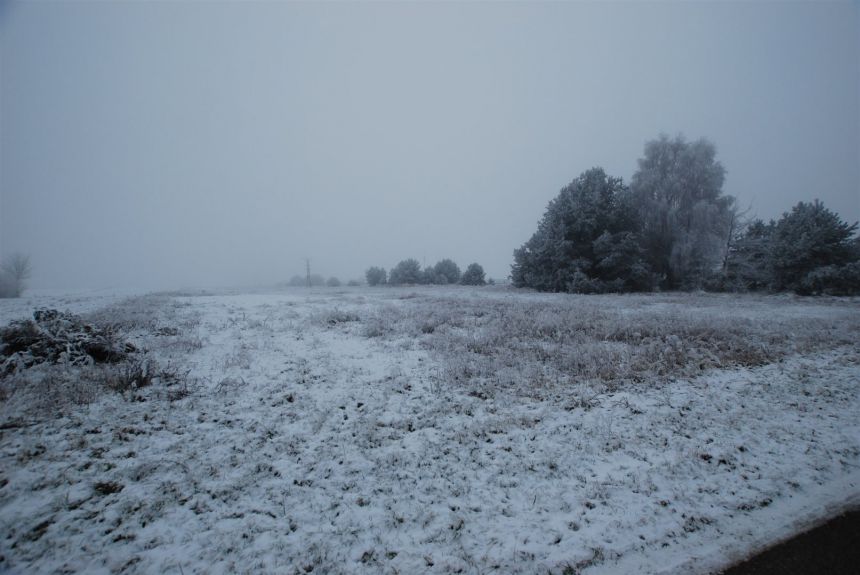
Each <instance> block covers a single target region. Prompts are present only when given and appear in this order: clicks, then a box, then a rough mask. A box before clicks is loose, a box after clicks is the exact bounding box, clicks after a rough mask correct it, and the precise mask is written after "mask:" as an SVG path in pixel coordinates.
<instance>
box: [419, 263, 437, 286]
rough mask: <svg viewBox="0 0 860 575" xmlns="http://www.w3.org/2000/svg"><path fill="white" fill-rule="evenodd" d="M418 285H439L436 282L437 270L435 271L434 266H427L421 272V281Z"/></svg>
mask: <svg viewBox="0 0 860 575" xmlns="http://www.w3.org/2000/svg"><path fill="white" fill-rule="evenodd" d="M418 283H421V284H424V285H432V284H435V283H438V282H437V281H436V270H435V269H433V266H427V267H426V268H424V269H423V270H421V281H419V282H418Z"/></svg>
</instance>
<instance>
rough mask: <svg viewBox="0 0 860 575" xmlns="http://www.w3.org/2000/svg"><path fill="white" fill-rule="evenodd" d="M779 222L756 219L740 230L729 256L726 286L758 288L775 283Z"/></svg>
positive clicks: (735, 288)
mask: <svg viewBox="0 0 860 575" xmlns="http://www.w3.org/2000/svg"><path fill="white" fill-rule="evenodd" d="M774 227H776V223H775V222H774V221H773V220H771V221H770V222H769V223H764V222H763V221H762V220H759V219H754V220H752V221H751V222H749V223H748V224H746V225H745V226H743V229H742V230H740V232H739V234H738V237H737V238H736V239H735V240H734V241H733V242H732V243H731V246H730V248H729V252H728V254H727V255H726V263H725V283H724V285H723V286H722V287H723V288H724V289H728V290H731V291H756V290H762V289H767V288H769V287H770V286H771V284H772V283H773V281H772V271H771V258H770V251H771V240H772V239H773V230H774Z"/></svg>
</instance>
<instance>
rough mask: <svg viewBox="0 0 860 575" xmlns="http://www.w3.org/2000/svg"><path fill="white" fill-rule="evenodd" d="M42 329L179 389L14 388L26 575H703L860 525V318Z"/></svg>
mask: <svg viewBox="0 0 860 575" xmlns="http://www.w3.org/2000/svg"><path fill="white" fill-rule="evenodd" d="M47 305H51V306H54V307H59V308H60V309H66V308H68V309H71V310H72V311H75V312H78V313H85V314H90V315H88V316H87V317H90V318H94V319H98V320H100V321H106V318H109V319H110V321H112V322H114V323H115V324H116V325H118V326H120V327H122V329H124V330H125V331H124V332H123V333H125V334H126V335H127V339H129V340H131V341H133V342H134V343H136V344H137V345H138V346H142V347H144V348H146V349H147V350H148V357H150V358H153V359H155V360H156V361H157V362H158V363H159V364H160V365H162V366H163V367H165V368H166V371H167V372H169V373H172V374H174V376H175V377H172V378H164V381H163V382H156V383H155V384H153V385H152V386H149V387H146V388H143V389H140V390H137V391H131V392H126V393H123V394H120V393H117V392H112V391H110V392H109V391H106V390H98V389H96V391H95V392H94V393H90V394H81V393H80V390H78V391H77V392H76V393H75V394H67V393H66V392H65V391H62V390H53V389H48V388H47V387H46V386H47V385H50V384H51V382H52V381H55V380H54V379H45V378H40V377H41V376H40V377H35V376H33V377H31V378H30V379H28V378H26V377H24V378H22V377H18V378H15V379H14V381H11V380H9V379H8V378H7V381H6V382H5V383H4V384H3V386H2V387H3V389H2V391H3V397H4V399H3V400H2V403H0V555H2V558H0V570H5V571H7V572H10V573H84V572H85V573H178V574H191V573H310V572H319V573H424V572H427V573H494V572H498V573H537V572H550V573H587V574H597V573H685V572H686V573H710V572H714V571H716V570H718V569H719V568H721V567H724V566H726V564H728V563H730V562H732V561H733V560H735V559H738V558H740V557H742V556H744V555H745V554H747V553H749V552H750V551H751V550H753V549H755V548H757V547H759V546H761V545H763V544H766V543H768V542H772V541H774V540H776V539H779V538H782V537H785V536H787V535H789V534H790V533H791V532H792V531H794V530H797V529H798V528H800V527H803V526H806V525H809V524H811V523H813V522H815V521H817V520H820V519H821V518H824V517H827V516H828V515H830V514H833V513H835V512H836V510H838V509H840V508H842V507H844V506H849V505H856V504H858V503H860V467H858V465H860V418H858V414H860V394H858V386H860V302H858V301H857V300H837V299H800V298H793V297H758V296H749V297H733V296H711V295H677V294H671V295H651V296H595V297H574V296H564V295H541V294H531V293H523V292H518V291H513V290H505V289H501V288H497V289H493V288H484V289H468V288H463V289H447V290H446V289H441V288H437V289H432V288H427V289H405V290H400V289H367V288H365V289H359V288H348V289H343V290H331V289H330V290H318V291H304V290H294V291H281V292H270V293H250V294H232V293H221V294H217V295H205V294H203V295H201V294H172V295H169V296H149V297H145V298H138V299H133V300H129V301H126V302H120V300H119V299H118V298H116V297H114V296H105V299H103V300H101V301H100V300H99V297H98V296H96V295H93V294H90V295H88V296H80V297H76V298H68V299H67V301H64V300H63V298H62V297H60V296H50V297H49V296H44V297H40V298H39V297H37V298H31V300H29V303H28V302H27V301H26V300H19V301H11V302H7V301H3V300H0V320H2V323H3V324H5V323H6V322H7V321H9V320H11V319H17V318H20V317H23V316H25V315H27V314H29V313H30V312H31V310H32V308H34V307H42V306H47ZM103 306H109V307H107V309H103V310H100V309H99V308H100V307H103ZM164 328H173V329H167V330H166V329H164ZM43 375H44V374H43ZM79 375H80V377H82V378H87V377H90V376H91V375H92V374H90V373H89V372H81V373H80V374H79ZM168 380H169V381H168ZM91 385H92V386H96V385H97V383H96V382H95V381H94V382H93V383H92V384H91ZM177 389H180V390H181V391H182V393H176V390H177ZM82 397H83V398H87V399H86V400H87V401H88V402H89V403H84V404H81V403H80V401H79V400H80V399H81V398H82ZM75 401H78V402H77V403H76V402H75Z"/></svg>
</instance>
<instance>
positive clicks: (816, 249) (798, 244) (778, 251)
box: [769, 200, 857, 291]
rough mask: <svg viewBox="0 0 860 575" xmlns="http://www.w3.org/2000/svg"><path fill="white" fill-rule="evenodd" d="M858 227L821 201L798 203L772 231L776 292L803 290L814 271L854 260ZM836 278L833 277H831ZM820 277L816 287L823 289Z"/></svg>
mask: <svg viewBox="0 0 860 575" xmlns="http://www.w3.org/2000/svg"><path fill="white" fill-rule="evenodd" d="M856 230H857V224H856V223H854V224H848V223H846V222H843V221H842V220H841V219H840V218H839V216H837V215H836V214H835V213H833V212H831V211H830V210H828V209H827V208H825V207H824V204H822V203H821V202H820V201H818V200H815V201H814V202H812V203H804V202H800V203H799V204H797V205H796V206H794V207H793V208H792V210H791V211H790V212H787V213H785V214H783V216H782V218H780V219H779V221H778V222H777V223H776V226H775V227H774V229H773V237H772V241H771V247H770V254H769V255H770V262H771V266H770V267H771V271H772V278H771V283H772V286H773V288H774V289H777V290H785V289H790V290H801V291H806V290H804V283H803V282H804V279H805V278H806V276H807V275H808V274H809V273H811V272H813V271H814V270H816V269H817V268H823V267H826V266H835V268H834V270H831V272H830V275H834V274H836V275H838V274H837V273H836V272H837V268H838V267H839V266H844V265H846V264H850V263H852V262H853V261H856V260H857V253H856V247H855V246H856V240H855V238H853V237H852V236H853V235H854V232H855V231H856ZM834 277H835V276H834ZM822 281H823V276H822V277H820V278H818V280H817V282H816V285H819V286H820V287H822V289H823V286H822Z"/></svg>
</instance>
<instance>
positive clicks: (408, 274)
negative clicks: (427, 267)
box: [388, 258, 422, 285]
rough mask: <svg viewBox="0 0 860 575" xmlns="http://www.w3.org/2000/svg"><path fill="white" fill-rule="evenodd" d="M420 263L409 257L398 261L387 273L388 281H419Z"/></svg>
mask: <svg viewBox="0 0 860 575" xmlns="http://www.w3.org/2000/svg"><path fill="white" fill-rule="evenodd" d="M421 275H422V274H421V264H419V263H418V260H416V259H412V258H409V259H407V260H403V261H401V262H400V263H398V264H397V265H396V266H394V268H393V269H392V270H391V273H389V274H388V283H390V284H392V285H401V284H419V283H421Z"/></svg>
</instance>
